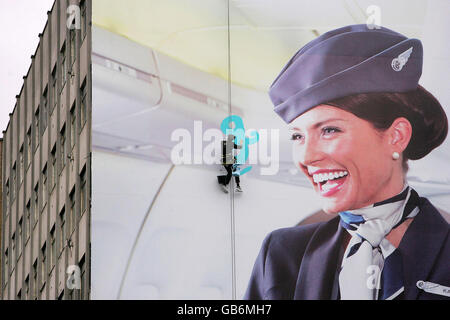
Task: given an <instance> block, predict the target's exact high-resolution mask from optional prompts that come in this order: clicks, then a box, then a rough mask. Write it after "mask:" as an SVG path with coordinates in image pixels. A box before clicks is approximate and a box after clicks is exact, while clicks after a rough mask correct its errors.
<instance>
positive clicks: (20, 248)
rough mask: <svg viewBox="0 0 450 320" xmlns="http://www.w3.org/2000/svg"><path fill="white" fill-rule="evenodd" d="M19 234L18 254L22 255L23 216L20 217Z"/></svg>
mask: <svg viewBox="0 0 450 320" xmlns="http://www.w3.org/2000/svg"><path fill="white" fill-rule="evenodd" d="M18 229H19V230H18V231H19V235H18V237H17V256H18V257H20V255H21V254H22V232H23V218H20V220H19V226H18Z"/></svg>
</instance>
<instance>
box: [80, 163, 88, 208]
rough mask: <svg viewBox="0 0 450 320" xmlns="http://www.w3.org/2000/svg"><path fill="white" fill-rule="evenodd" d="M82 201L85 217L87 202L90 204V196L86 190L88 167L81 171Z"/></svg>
mask: <svg viewBox="0 0 450 320" xmlns="http://www.w3.org/2000/svg"><path fill="white" fill-rule="evenodd" d="M80 186H81V187H80V198H81V199H80V200H81V209H80V211H81V215H83V213H84V211H85V210H86V208H87V202H88V194H87V188H86V167H84V168H83V171H81V174H80Z"/></svg>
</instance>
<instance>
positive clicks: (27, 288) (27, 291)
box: [24, 275, 30, 300]
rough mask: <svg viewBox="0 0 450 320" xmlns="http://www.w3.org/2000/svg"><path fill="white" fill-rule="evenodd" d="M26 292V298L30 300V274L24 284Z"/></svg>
mask: <svg viewBox="0 0 450 320" xmlns="http://www.w3.org/2000/svg"><path fill="white" fill-rule="evenodd" d="M24 291H25V292H24V293H25V299H26V300H28V299H29V298H30V276H29V275H28V276H27V277H26V278H25V285H24Z"/></svg>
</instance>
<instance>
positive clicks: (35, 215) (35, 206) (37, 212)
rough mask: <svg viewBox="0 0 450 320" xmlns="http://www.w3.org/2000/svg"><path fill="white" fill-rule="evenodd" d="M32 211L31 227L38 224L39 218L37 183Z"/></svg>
mask: <svg viewBox="0 0 450 320" xmlns="http://www.w3.org/2000/svg"><path fill="white" fill-rule="evenodd" d="M33 197H34V210H33V226H35V225H36V223H37V222H38V217H39V215H38V214H39V183H38V184H37V185H36V186H35V187H34V195H33Z"/></svg>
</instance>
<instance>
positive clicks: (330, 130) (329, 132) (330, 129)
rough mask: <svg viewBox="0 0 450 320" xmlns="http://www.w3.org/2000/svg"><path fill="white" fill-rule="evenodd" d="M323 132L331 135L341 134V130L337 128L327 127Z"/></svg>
mask: <svg viewBox="0 0 450 320" xmlns="http://www.w3.org/2000/svg"><path fill="white" fill-rule="evenodd" d="M322 132H323V133H324V134H331V133H337V132H341V130H339V129H338V128H336V127H325V128H323V129H322Z"/></svg>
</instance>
